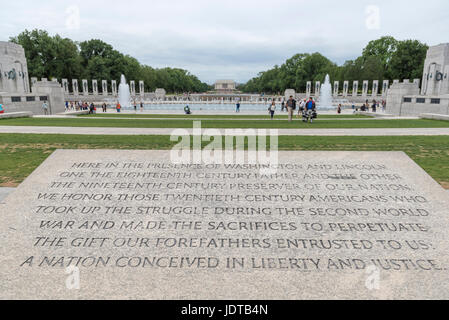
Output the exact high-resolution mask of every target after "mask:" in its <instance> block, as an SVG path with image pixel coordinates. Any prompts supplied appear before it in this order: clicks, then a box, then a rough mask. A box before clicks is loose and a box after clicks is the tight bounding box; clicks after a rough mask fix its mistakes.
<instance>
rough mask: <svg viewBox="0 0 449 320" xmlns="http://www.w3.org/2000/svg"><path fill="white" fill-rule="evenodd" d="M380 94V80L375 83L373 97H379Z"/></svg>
mask: <svg viewBox="0 0 449 320" xmlns="http://www.w3.org/2000/svg"><path fill="white" fill-rule="evenodd" d="M378 93H379V80H374V81H373V92H372V94H371V95H372V96H373V98H375V97H377V94H378Z"/></svg>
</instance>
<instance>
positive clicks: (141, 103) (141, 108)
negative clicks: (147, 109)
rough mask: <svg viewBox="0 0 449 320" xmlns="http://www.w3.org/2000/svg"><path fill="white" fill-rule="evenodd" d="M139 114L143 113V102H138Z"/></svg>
mask: <svg viewBox="0 0 449 320" xmlns="http://www.w3.org/2000/svg"><path fill="white" fill-rule="evenodd" d="M140 112H143V102H142V101H141V102H140Z"/></svg>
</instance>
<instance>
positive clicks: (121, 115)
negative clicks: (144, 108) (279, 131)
mask: <svg viewBox="0 0 449 320" xmlns="http://www.w3.org/2000/svg"><path fill="white" fill-rule="evenodd" d="M295 115H296V113H295ZM319 116H320V117H321V118H330V119H333V118H335V119H370V117H367V116H364V115H354V114H344V115H337V114H323V115H319ZM78 117H80V118H143V119H161V118H165V119H189V118H195V119H262V120H263V119H268V118H269V115H268V114H267V115H261V114H255V115H248V114H242V115H237V114H230V115H227V114H223V115H213V114H211V115H207V114H196V113H194V114H192V115H184V114H141V113H139V112H137V113H97V114H91V115H80V116H78ZM274 118H275V119H279V120H281V119H284V120H285V119H287V118H288V116H287V114H286V113H282V114H277V115H275V116H274Z"/></svg>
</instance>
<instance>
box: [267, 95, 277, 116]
mask: <svg viewBox="0 0 449 320" xmlns="http://www.w3.org/2000/svg"><path fill="white" fill-rule="evenodd" d="M268 111H269V112H270V116H271V120H273V119H274V112H275V111H276V102H274V100H273V102H271V106H270V107H269V108H268Z"/></svg>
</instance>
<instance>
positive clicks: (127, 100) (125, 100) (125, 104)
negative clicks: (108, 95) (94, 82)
mask: <svg viewBox="0 0 449 320" xmlns="http://www.w3.org/2000/svg"><path fill="white" fill-rule="evenodd" d="M118 101H119V103H120V105H121V106H122V108H125V109H127V108H130V107H131V93H130V92H129V85H128V84H127V83H126V78H125V76H124V75H123V74H122V76H121V77H120V85H119V86H118Z"/></svg>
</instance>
